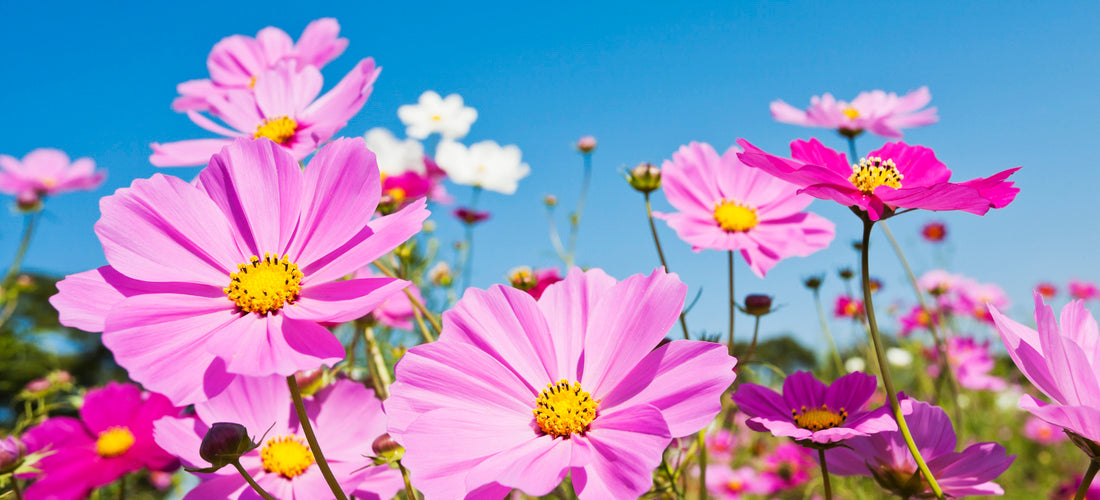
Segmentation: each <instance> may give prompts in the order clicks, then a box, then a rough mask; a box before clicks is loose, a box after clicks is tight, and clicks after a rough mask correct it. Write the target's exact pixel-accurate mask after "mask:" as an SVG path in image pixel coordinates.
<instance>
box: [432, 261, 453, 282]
mask: <svg viewBox="0 0 1100 500" xmlns="http://www.w3.org/2000/svg"><path fill="white" fill-rule="evenodd" d="M428 280H429V281H431V282H432V284H433V285H435V286H450V285H451V282H452V281H453V280H454V275H453V273H451V265H450V264H448V263H446V262H443V261H440V262H437V263H436V264H435V265H434V266H432V268H431V269H429V270H428Z"/></svg>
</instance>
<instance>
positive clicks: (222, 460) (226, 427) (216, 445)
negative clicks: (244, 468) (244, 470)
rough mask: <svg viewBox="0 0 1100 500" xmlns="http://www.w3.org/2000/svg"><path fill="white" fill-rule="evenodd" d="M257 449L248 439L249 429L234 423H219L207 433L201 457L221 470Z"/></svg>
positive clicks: (200, 450)
mask: <svg viewBox="0 0 1100 500" xmlns="http://www.w3.org/2000/svg"><path fill="white" fill-rule="evenodd" d="M254 448H256V443H253V442H252V438H250V437H248V429H245V427H244V426H243V425H241V424H237V423H233V422H217V423H215V424H214V425H213V426H211V427H210V430H208V431H206V435H205V436H203V438H202V444H200V445H199V456H200V457H202V459H203V460H206V461H207V462H210V465H212V466H214V467H216V468H221V467H225V466H226V465H229V464H231V463H233V462H235V461H237V460H238V459H240V458H241V455H244V454H245V453H248V452H249V451H251V450H252V449H254Z"/></svg>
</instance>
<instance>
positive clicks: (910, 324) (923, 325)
mask: <svg viewBox="0 0 1100 500" xmlns="http://www.w3.org/2000/svg"><path fill="white" fill-rule="evenodd" d="M898 321H899V322H900V323H901V329H900V330H899V331H898V335H901V336H902V337H908V336H909V335H912V334H913V331H914V330H926V331H929V332H930V331H932V328H933V325H939V318H938V317H937V315H936V314H935V313H934V312H930V311H926V310H925V309H924V308H923V307H921V306H919V305H917V306H913V308H912V309H910V310H909V314H906V315H905V316H902V317H900V318H899V319H898Z"/></svg>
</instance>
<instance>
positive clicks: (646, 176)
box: [626, 163, 661, 193]
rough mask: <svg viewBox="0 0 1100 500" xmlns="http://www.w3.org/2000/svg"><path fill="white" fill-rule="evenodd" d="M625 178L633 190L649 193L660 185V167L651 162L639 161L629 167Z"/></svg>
mask: <svg viewBox="0 0 1100 500" xmlns="http://www.w3.org/2000/svg"><path fill="white" fill-rule="evenodd" d="M626 180H627V182H629V183H630V187H632V188H634V189H635V190H638V191H640V192H643V193H650V192H653V191H655V190H657V189H658V188H660V187H661V169H659V168H657V165H654V164H652V163H640V164H638V166H636V167H634V168H632V169H630V175H629V176H627V178H626Z"/></svg>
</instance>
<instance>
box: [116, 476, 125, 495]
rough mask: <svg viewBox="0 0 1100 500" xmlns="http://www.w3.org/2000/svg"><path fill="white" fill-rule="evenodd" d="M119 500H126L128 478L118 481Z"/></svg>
mask: <svg viewBox="0 0 1100 500" xmlns="http://www.w3.org/2000/svg"><path fill="white" fill-rule="evenodd" d="M118 500H126V476H125V475H123V476H122V477H121V478H119V480H118Z"/></svg>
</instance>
